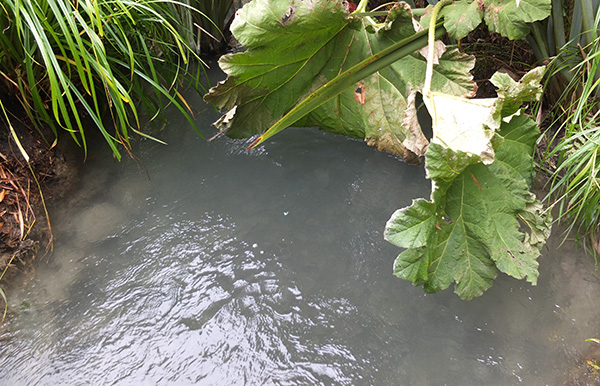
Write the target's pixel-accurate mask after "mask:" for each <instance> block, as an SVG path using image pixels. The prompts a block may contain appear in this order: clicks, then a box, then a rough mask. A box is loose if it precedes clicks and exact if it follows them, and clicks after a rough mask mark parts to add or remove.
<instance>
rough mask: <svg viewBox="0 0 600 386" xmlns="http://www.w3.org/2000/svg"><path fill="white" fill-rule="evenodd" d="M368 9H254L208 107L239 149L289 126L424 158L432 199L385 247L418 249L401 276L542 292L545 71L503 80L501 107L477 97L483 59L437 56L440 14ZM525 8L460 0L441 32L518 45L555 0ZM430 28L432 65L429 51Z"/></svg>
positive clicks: (259, 3) (329, 5) (449, 51)
mask: <svg viewBox="0 0 600 386" xmlns="http://www.w3.org/2000/svg"><path fill="white" fill-rule="evenodd" d="M366 3H367V2H366V1H361V3H360V4H359V5H358V8H357V9H356V11H354V12H352V13H350V12H349V8H348V3H347V2H345V1H342V0H338V1H327V0H315V1H313V2H305V1H296V0H273V1H267V0H254V1H252V2H251V3H249V4H248V5H246V6H245V7H244V8H243V9H242V10H240V11H239V12H238V15H237V16H236V19H235V20H234V22H233V24H232V32H233V34H234V36H235V37H236V38H237V39H238V40H239V41H240V43H241V44H242V45H244V46H245V47H247V51H245V52H243V53H237V54H231V55H225V56H223V57H222V58H221V59H220V62H219V63H220V65H221V68H222V69H223V70H224V71H225V72H226V73H227V75H228V77H227V79H226V81H224V82H222V83H221V84H219V85H218V86H217V87H214V88H213V89H211V90H210V92H209V94H207V95H206V96H205V99H206V100H207V101H209V102H212V103H214V104H215V105H217V106H218V107H220V108H224V109H228V110H229V112H228V113H227V114H225V115H224V116H223V117H222V118H221V119H220V120H219V121H217V123H216V124H217V126H218V127H219V128H220V129H221V131H224V132H226V133H227V134H228V135H230V136H233V137H249V136H252V135H255V134H261V136H260V137H258V140H257V141H255V144H257V143H260V142H262V141H264V140H265V139H267V138H268V137H270V136H271V135H273V134H275V133H277V132H278V131H280V130H282V129H284V128H285V127H287V126H290V125H292V124H293V125H296V126H307V125H318V126H320V127H321V128H322V129H325V130H328V131H331V132H334V133H339V134H345V135H350V136H355V137H359V138H364V139H365V141H366V142H367V143H368V144H370V145H375V146H377V147H378V148H379V149H382V150H387V151H390V152H392V153H394V154H398V155H400V156H402V157H404V158H405V159H408V160H411V159H412V160H415V159H418V157H420V156H422V155H425V156H426V166H427V171H428V177H429V178H430V179H432V182H433V186H434V188H433V193H432V199H431V201H427V200H423V199H420V200H417V201H415V202H414V203H413V205H412V206H411V207H409V208H404V209H401V210H399V211H398V212H396V214H395V215H394V217H393V218H392V219H391V220H390V222H389V223H388V227H387V229H386V237H387V239H388V240H390V241H392V242H393V243H395V244H397V245H399V246H401V247H404V248H408V250H406V251H405V252H403V253H402V254H400V256H399V257H398V259H397V260H396V264H395V266H396V268H395V272H396V274H397V275H398V276H400V277H402V278H404V279H407V280H411V281H413V282H415V283H416V284H423V285H424V286H425V289H426V290H428V291H438V290H441V289H444V288H447V287H448V286H449V285H450V284H452V282H456V283H457V287H456V292H457V293H458V294H459V295H460V296H461V297H463V298H465V299H472V298H474V297H476V296H479V295H481V293H483V291H485V290H486V289H487V288H489V286H490V285H491V283H492V280H493V279H494V277H496V275H497V270H500V271H502V272H505V273H507V274H509V275H512V276H514V277H517V278H527V280H528V281H530V282H532V283H534V284H535V282H536V279H537V261H536V258H537V256H538V255H539V247H540V246H541V245H542V244H543V243H544V242H545V240H546V238H547V236H548V234H549V229H550V228H549V225H550V224H549V218H548V217H547V216H545V215H544V213H543V210H542V206H541V204H540V202H539V201H537V200H536V199H535V196H534V195H533V194H532V193H530V192H529V188H530V185H531V178H532V177H531V172H532V167H533V160H532V151H533V146H534V144H535V140H536V138H537V135H538V134H539V131H538V129H537V127H536V125H535V123H534V122H533V121H531V119H529V118H528V117H526V116H525V115H523V114H521V111H520V108H521V105H522V103H523V102H524V101H530V100H535V99H536V98H538V97H539V95H540V92H541V90H540V87H539V81H540V79H541V75H542V72H543V69H541V68H539V69H536V70H534V71H532V72H530V73H529V74H527V75H526V76H525V77H524V78H523V80H522V81H521V82H520V83H517V82H515V81H514V80H512V79H511V78H510V77H509V76H508V75H504V74H497V75H495V76H494V77H493V78H492V82H493V83H494V84H495V85H496V86H497V87H498V88H499V90H498V97H497V98H492V99H486V100H469V99H466V98H467V97H470V96H472V95H474V91H475V89H476V87H475V85H474V83H473V81H472V77H471V75H470V73H469V71H470V70H471V68H472V67H473V60H474V59H473V58H472V57H471V56H469V55H464V54H462V53H460V52H459V51H458V50H457V49H455V48H445V47H444V46H443V45H440V44H439V43H438V44H437V45H436V48H435V49H434V45H433V40H434V39H433V38H434V35H436V34H437V35H438V36H439V34H440V31H441V32H442V33H443V32H444V29H443V28H440V27H439V26H438V27H437V28H436V26H435V20H436V14H437V11H435V12H433V15H432V13H431V12H429V11H426V12H425V13H424V16H423V17H421V19H420V20H417V18H415V17H414V15H413V12H412V10H411V9H410V7H409V6H408V5H407V4H405V3H394V4H393V5H392V6H390V8H389V10H388V12H387V13H386V14H385V20H384V21H382V22H379V21H378V20H376V19H374V18H372V17H371V16H372V15H369V13H365V6H366ZM443 3H452V2H450V1H449V0H446V1H444V2H443ZM519 3H520V4H519V7H520V8H517V4H516V2H515V0H476V1H474V2H467V1H465V0H461V1H458V2H454V3H452V4H451V5H449V6H448V7H446V8H444V9H443V12H442V14H443V16H444V20H445V22H444V25H445V26H446V30H447V31H448V32H449V33H450V35H451V36H452V37H455V38H460V37H463V36H465V35H466V34H467V33H468V32H469V31H471V30H472V29H473V28H475V27H476V26H477V25H478V24H479V23H481V21H482V20H485V21H486V24H487V25H488V27H489V28H490V29H491V30H492V31H496V32H499V33H502V34H504V35H506V36H508V37H511V38H520V37H523V34H525V33H526V31H525V30H526V27H527V24H526V23H528V22H531V21H534V20H540V19H543V18H545V17H547V16H548V14H549V11H550V1H549V0H521V1H520V2H519ZM437 10H439V7H438V8H437ZM426 24H430V25H429V29H428V31H429V34H430V39H429V40H430V45H429V48H428V50H427V54H428V58H427V60H426V59H425V57H424V56H423V55H424V53H423V54H421V52H423V51H421V52H419V49H421V48H423V47H425V46H426V44H427V40H426V39H424V37H425V34H424V32H421V30H422V29H423V27H422V25H426ZM433 62H436V64H437V65H436V66H435V67H433ZM426 73H427V76H426ZM417 93H422V94H423V97H424V101H425V103H426V105H427V108H428V110H429V112H430V114H431V115H432V118H433V122H434V127H433V128H434V138H433V140H432V141H431V143H429V141H428V140H427V139H426V138H425V136H424V135H423V132H422V130H421V127H420V125H419V122H418V121H417V118H416V105H415V99H416V95H417ZM265 130H266V132H265ZM522 227H528V228H529V231H528V232H523V231H521V230H520V228H522Z"/></svg>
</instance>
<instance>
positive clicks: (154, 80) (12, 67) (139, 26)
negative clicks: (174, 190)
mask: <svg viewBox="0 0 600 386" xmlns="http://www.w3.org/2000/svg"><path fill="white" fill-rule="evenodd" d="M196 13H197V10H195V9H194V8H192V7H191V6H190V5H189V4H186V3H183V2H179V1H176V0H160V1H159V0H36V1H23V0H3V1H2V2H1V3H0V29H2V34H0V102H1V101H4V106H7V104H8V103H9V102H10V101H12V100H17V101H18V104H19V105H20V106H21V107H22V109H23V110H24V111H25V113H26V115H27V117H28V118H29V120H30V121H31V122H33V123H34V125H35V126H36V127H38V128H40V127H41V126H43V125H47V126H49V127H50V128H51V130H52V132H53V133H54V136H55V137H58V135H59V134H60V133H61V131H62V130H65V131H66V132H68V133H69V134H70V135H71V136H72V137H73V139H74V140H75V141H76V142H77V143H78V144H79V145H80V146H82V147H83V148H84V149H85V150H87V142H86V138H87V136H86V131H87V130H88V127H86V126H89V123H85V122H84V117H85V116H88V117H89V118H90V119H91V121H92V122H93V125H94V126H96V127H97V128H98V129H99V130H100V132H101V133H102V136H103V137H104V139H105V140H106V142H107V143H108V145H109V146H110V148H111V149H112V152H113V154H114V155H115V157H116V158H118V159H120V158H121V151H122V149H120V148H121V147H122V146H124V147H125V149H128V147H129V139H130V135H131V133H132V132H133V133H137V134H139V135H142V136H148V134H146V133H144V132H143V131H142V129H141V127H140V121H139V117H140V114H139V111H138V110H139V107H140V106H143V107H144V108H147V109H149V110H150V112H151V116H152V117H157V116H159V114H160V112H161V111H162V110H163V109H164V107H165V104H173V105H174V106H175V107H176V108H177V109H179V111H181V113H182V114H184V115H185V117H186V118H187V119H188V120H189V121H190V123H191V124H192V125H193V121H192V119H191V116H190V114H191V113H190V111H189V106H188V104H187V102H186V101H185V99H184V98H183V97H182V95H181V94H180V92H179V90H178V87H179V86H180V82H181V80H182V79H183V78H184V77H185V76H189V75H190V71H189V69H190V68H194V66H191V65H190V58H191V57H192V56H193V55H194V52H193V49H192V48H191V47H190V45H189V42H188V40H186V38H185V37H184V36H182V35H183V34H182V33H181V31H182V28H185V25H186V24H185V23H184V22H183V18H184V17H189V15H192V14H196ZM186 15H187V16H186ZM195 68H196V71H195V72H194V73H193V74H191V75H192V76H193V77H195V78H198V76H199V74H198V71H199V70H198V68H199V67H198V66H195ZM13 107H14V106H13ZM46 140H47V141H48V142H49V143H52V142H53V141H54V140H55V139H54V138H46ZM121 145H122V146H121Z"/></svg>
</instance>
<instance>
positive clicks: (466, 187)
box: [385, 115, 549, 299]
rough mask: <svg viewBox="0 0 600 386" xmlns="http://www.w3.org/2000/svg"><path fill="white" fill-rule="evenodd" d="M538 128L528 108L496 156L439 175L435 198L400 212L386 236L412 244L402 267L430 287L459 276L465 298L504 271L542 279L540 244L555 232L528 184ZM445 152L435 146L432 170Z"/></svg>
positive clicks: (505, 126)
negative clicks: (523, 226) (525, 228)
mask: <svg viewBox="0 0 600 386" xmlns="http://www.w3.org/2000/svg"><path fill="white" fill-rule="evenodd" d="M523 127H525V128H526V129H527V133H525V132H524V131H525V130H522V128H523ZM537 133H539V132H538V130H537V127H536V125H535V123H533V121H531V119H530V118H528V117H526V116H524V115H518V116H515V117H513V118H512V119H511V120H510V122H508V123H506V122H505V123H502V125H501V128H500V130H499V134H498V135H500V136H503V138H504V141H502V142H501V144H500V146H499V148H498V149H497V151H496V159H495V161H494V162H493V163H491V164H490V165H484V164H481V163H476V164H468V162H467V166H466V167H465V168H464V169H463V170H462V171H461V172H460V173H458V174H457V175H456V177H455V178H453V179H450V180H443V179H438V178H434V179H433V182H434V185H435V187H434V189H435V190H434V191H433V193H432V202H429V201H425V200H416V201H415V202H414V203H413V205H411V206H410V207H408V208H403V209H400V210H398V211H396V213H394V215H392V217H391V219H390V220H389V221H388V224H387V225H386V230H385V237H386V239H387V240H388V241H390V242H392V243H394V244H396V245H398V246H401V247H405V248H409V249H408V250H406V251H404V252H402V253H401V254H400V255H399V256H398V258H397V259H396V263H395V265H394V267H395V268H394V269H395V271H394V273H395V274H396V275H397V276H399V277H401V278H404V279H406V280H411V281H413V282H414V283H415V284H422V285H424V287H425V290H426V291H428V292H435V291H439V290H442V289H445V288H447V287H448V286H450V285H451V284H452V283H453V282H455V283H456V287H455V292H456V293H457V294H458V295H459V296H460V297H461V298H463V299H473V298H474V297H477V296H479V295H481V294H482V293H483V292H484V291H485V290H487V289H488V288H489V287H490V286H491V285H492V281H493V279H494V278H495V277H496V275H497V270H499V271H501V272H504V273H506V274H508V275H510V276H513V277H515V278H518V279H523V278H526V279H527V280H528V281H529V282H531V283H532V284H535V283H536V280H537V276H538V271H537V266H538V263H537V261H536V259H537V257H538V256H539V247H540V245H541V243H543V242H544V241H545V239H546V238H547V236H548V233H549V221H548V218H547V217H545V216H544V215H543V213H542V211H541V204H539V201H537V200H535V197H534V196H532V194H531V193H530V192H529V191H528V187H529V185H528V183H527V180H530V177H531V171H532V170H531V165H532V162H533V161H532V158H531V148H532V146H533V145H534V144H535V139H536V134H537ZM440 152H450V151H449V150H448V149H444V148H442V147H441V146H433V147H430V148H429V150H428V152H427V155H426V157H427V162H428V163H427V169H428V171H430V169H431V168H433V167H435V168H438V169H442V168H443V166H441V164H436V163H437V162H435V161H432V159H433V160H437V159H443V157H442V156H440V155H437V154H435V153H440ZM515 154H518V155H515ZM440 163H441V162H440ZM432 164H434V165H432ZM523 165H526V168H524V167H523ZM523 177H527V179H525V178H523ZM520 221H521V222H523V223H525V224H527V225H529V227H530V230H529V231H528V232H523V231H522V230H521V222H520ZM424 267H426V269H425V268H424Z"/></svg>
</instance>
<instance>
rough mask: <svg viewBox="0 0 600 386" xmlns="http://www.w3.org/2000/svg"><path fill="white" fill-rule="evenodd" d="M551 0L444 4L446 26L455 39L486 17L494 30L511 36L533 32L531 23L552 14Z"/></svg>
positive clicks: (519, 37) (480, 0)
mask: <svg viewBox="0 0 600 386" xmlns="http://www.w3.org/2000/svg"><path fill="white" fill-rule="evenodd" d="M550 9H551V4H550V0H519V1H517V0H478V1H467V0H459V1H455V2H453V3H452V4H451V5H449V6H447V7H444V9H443V10H442V11H441V15H442V16H443V17H444V27H446V29H447V30H448V34H450V36H452V37H453V38H455V39H462V38H464V37H465V36H467V34H468V33H469V32H471V31H472V30H474V29H475V28H476V27H477V26H478V25H479V24H480V23H481V22H482V20H485V24H486V25H487V26H488V28H489V30H490V31H491V32H497V33H499V34H501V35H502V36H505V37H507V38H509V39H511V40H517V39H522V38H524V37H525V36H527V35H528V34H529V25H528V23H531V22H534V21H538V20H543V19H545V18H547V17H548V16H549V15H550Z"/></svg>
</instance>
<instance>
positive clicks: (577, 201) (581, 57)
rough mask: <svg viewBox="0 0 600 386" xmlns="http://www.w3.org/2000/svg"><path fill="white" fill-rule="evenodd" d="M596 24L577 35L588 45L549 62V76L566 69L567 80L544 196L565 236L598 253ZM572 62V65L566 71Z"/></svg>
mask: <svg viewBox="0 0 600 386" xmlns="http://www.w3.org/2000/svg"><path fill="white" fill-rule="evenodd" d="M587 23H589V21H588V22H587ZM599 25H600V11H597V12H596V17H595V20H594V24H593V26H592V27H593V28H591V29H590V30H585V31H583V32H582V34H581V36H578V38H580V39H581V41H589V43H588V44H585V45H581V43H580V45H579V46H578V48H579V49H578V50H577V51H575V52H574V51H573V50H569V49H567V48H565V49H564V50H563V51H562V52H559V56H558V57H557V58H556V59H555V60H554V64H556V66H555V67H554V73H559V72H564V71H569V72H570V75H571V80H570V82H569V83H568V86H567V87H566V88H565V90H564V91H563V93H562V95H561V99H560V100H559V101H558V103H557V104H556V106H557V108H559V109H560V116H559V119H558V120H557V121H556V122H555V124H556V123H558V122H561V123H560V127H559V130H557V131H556V134H555V136H554V138H552V141H551V144H550V149H551V150H549V151H548V153H547V154H546V157H547V159H552V158H554V160H555V162H556V169H555V170H554V171H553V174H552V177H551V180H550V191H549V194H548V197H551V198H552V199H553V200H554V205H555V206H556V207H557V208H558V218H559V219H560V220H561V221H562V222H565V223H567V224H568V227H567V233H570V232H571V231H574V233H573V235H574V237H575V238H576V240H580V241H584V245H585V246H587V245H589V244H586V243H585V242H586V241H590V240H591V241H593V244H592V245H594V247H595V250H596V252H600V250H599V247H600V244H598V240H597V230H598V226H599V225H600V108H599V107H600V105H599V103H600V98H599V95H600V36H599V35H598V32H599V31H598V27H599ZM584 38H585V39H584ZM568 46H569V43H568V42H567V43H566V45H565V47H568ZM573 62H576V63H577V64H576V65H575V66H574V67H572V68H569V66H570V63H573Z"/></svg>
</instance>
